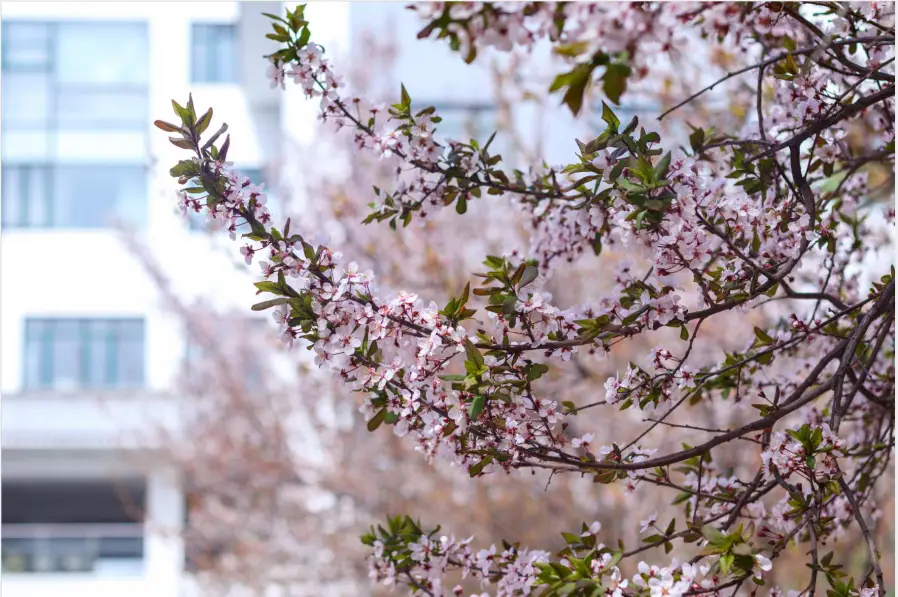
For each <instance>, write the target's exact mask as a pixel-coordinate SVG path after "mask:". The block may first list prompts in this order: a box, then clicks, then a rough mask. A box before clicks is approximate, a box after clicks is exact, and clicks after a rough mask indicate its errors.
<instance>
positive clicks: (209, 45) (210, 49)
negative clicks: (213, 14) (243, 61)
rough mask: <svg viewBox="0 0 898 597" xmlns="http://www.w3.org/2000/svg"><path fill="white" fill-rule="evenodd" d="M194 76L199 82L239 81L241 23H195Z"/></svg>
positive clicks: (192, 41) (192, 71) (192, 44)
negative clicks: (238, 62) (238, 47)
mask: <svg viewBox="0 0 898 597" xmlns="http://www.w3.org/2000/svg"><path fill="white" fill-rule="evenodd" d="M190 45H191V66H190V70H191V78H192V79H193V81H194V82H196V83H234V82H236V81H237V58H238V57H237V27H236V26H235V25H209V24H195V25H194V26H193V31H192V35H191V43H190Z"/></svg>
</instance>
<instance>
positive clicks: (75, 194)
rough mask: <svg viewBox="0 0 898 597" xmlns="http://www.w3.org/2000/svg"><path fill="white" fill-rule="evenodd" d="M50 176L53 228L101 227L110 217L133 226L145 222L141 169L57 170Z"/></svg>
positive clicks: (144, 200) (140, 167) (98, 167)
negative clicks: (52, 192)
mask: <svg viewBox="0 0 898 597" xmlns="http://www.w3.org/2000/svg"><path fill="white" fill-rule="evenodd" d="M54 174H55V176H54V187H53V188H54V190H55V193H54V201H53V210H54V212H53V213H54V223H55V225H56V226H63V227H75V228H98V227H104V226H107V225H108V224H109V223H110V221H111V218H112V217H113V216H118V217H120V218H122V219H123V220H125V221H127V222H128V223H131V224H135V225H140V224H142V223H143V222H144V221H145V220H146V172H145V169H144V167H143V166H94V165H84V166H59V167H57V168H56V169H55V172H54Z"/></svg>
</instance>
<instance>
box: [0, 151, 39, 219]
mask: <svg viewBox="0 0 898 597" xmlns="http://www.w3.org/2000/svg"><path fill="white" fill-rule="evenodd" d="M2 174H3V184H2V185H0V186H2V195H3V205H2V208H3V214H2V216H3V226H12V227H15V226H21V227H35V226H46V225H48V224H49V222H50V218H49V215H50V214H49V210H48V207H49V191H50V189H49V182H50V179H49V170H48V169H47V167H46V166H42V165H38V164H22V165H15V166H4V167H3V172H2Z"/></svg>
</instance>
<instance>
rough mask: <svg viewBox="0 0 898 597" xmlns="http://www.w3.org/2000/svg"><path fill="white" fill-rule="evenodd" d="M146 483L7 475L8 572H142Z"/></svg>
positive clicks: (5, 527) (5, 546)
mask: <svg viewBox="0 0 898 597" xmlns="http://www.w3.org/2000/svg"><path fill="white" fill-rule="evenodd" d="M145 493H146V491H145V486H144V483H143V481H142V480H138V479H120V480H119V479H116V480H107V481H83V480H82V481H53V480H28V481H22V480H9V479H4V480H3V529H2V530H3V546H2V547H3V549H2V552H3V571H4V572H14V573H15V572H18V573H28V572H43V573H60V572H80V573H84V572H93V573H103V572H108V573H116V574H121V573H132V572H134V573H139V572H140V570H141V568H142V560H143V529H142V525H141V524H140V523H141V522H142V519H143V510H144V507H145Z"/></svg>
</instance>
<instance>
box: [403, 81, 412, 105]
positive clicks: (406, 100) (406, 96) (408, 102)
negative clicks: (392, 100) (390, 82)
mask: <svg viewBox="0 0 898 597" xmlns="http://www.w3.org/2000/svg"><path fill="white" fill-rule="evenodd" d="M401 87H402V100H401V101H402V105H403V107H405V108H408V107H409V106H410V105H411V104H412V98H411V97H409V94H408V91H406V90H405V85H402V86H401Z"/></svg>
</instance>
